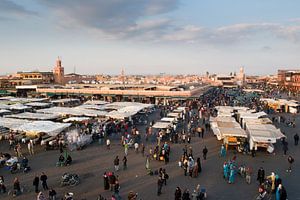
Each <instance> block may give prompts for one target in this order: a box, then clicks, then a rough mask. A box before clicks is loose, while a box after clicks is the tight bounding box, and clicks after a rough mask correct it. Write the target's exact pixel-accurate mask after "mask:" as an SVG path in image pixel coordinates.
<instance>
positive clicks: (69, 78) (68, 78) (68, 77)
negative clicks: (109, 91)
mask: <svg viewBox="0 0 300 200" xmlns="http://www.w3.org/2000/svg"><path fill="white" fill-rule="evenodd" d="M96 80H97V78H96V76H93V75H81V74H76V73H71V74H65V75H64V83H65V84H77V83H92V82H93V81H96Z"/></svg>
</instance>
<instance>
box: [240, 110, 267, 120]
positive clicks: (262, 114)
mask: <svg viewBox="0 0 300 200" xmlns="http://www.w3.org/2000/svg"><path fill="white" fill-rule="evenodd" d="M239 114H240V118H243V119H258V118H260V117H265V116H267V113H265V112H263V111H262V112H257V113H248V112H246V113H239Z"/></svg>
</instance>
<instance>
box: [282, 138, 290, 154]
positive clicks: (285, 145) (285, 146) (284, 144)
mask: <svg viewBox="0 0 300 200" xmlns="http://www.w3.org/2000/svg"><path fill="white" fill-rule="evenodd" d="M288 149H289V148H288V142H286V141H284V142H283V154H284V155H286V153H287V151H288Z"/></svg>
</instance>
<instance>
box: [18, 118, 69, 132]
mask: <svg viewBox="0 0 300 200" xmlns="http://www.w3.org/2000/svg"><path fill="white" fill-rule="evenodd" d="M69 126H71V123H55V122H51V121H33V122H30V123H26V124H23V125H21V126H19V127H16V128H13V130H16V131H22V132H25V133H26V134H33V135H36V134H39V133H46V134H48V135H50V136H56V135H58V134H59V133H61V132H62V131H63V130H65V129H66V128H68V127H69Z"/></svg>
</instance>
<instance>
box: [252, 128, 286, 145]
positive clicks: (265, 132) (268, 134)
mask: <svg viewBox="0 0 300 200" xmlns="http://www.w3.org/2000/svg"><path fill="white" fill-rule="evenodd" d="M247 132H248V133H249V136H250V137H252V138H253V137H256V138H268V139H269V140H272V141H274V140H275V142H276V139H281V138H283V137H286V136H285V135H284V134H282V132H281V131H280V129H277V128H276V127H275V126H274V125H272V124H260V125H257V124H249V125H247ZM254 141H255V140H254Z"/></svg>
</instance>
